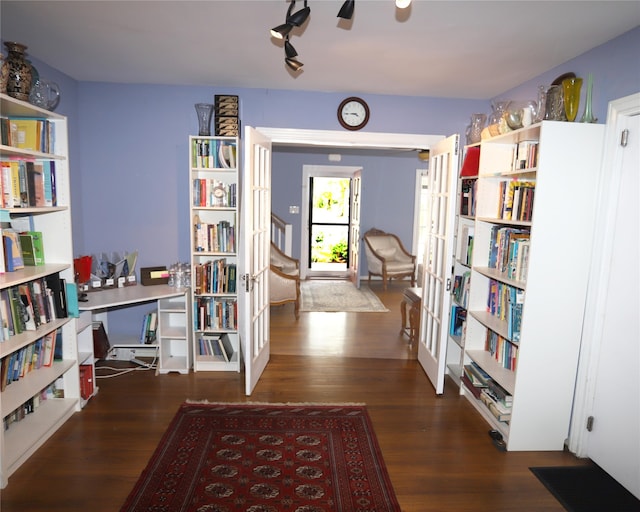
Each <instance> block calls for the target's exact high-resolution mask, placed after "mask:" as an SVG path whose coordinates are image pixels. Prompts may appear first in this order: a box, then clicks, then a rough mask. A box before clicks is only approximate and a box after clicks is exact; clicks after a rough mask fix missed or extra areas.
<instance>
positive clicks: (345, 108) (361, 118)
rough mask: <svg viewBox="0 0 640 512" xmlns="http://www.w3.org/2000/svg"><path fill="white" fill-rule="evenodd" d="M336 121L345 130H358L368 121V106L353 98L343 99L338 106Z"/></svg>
mask: <svg viewBox="0 0 640 512" xmlns="http://www.w3.org/2000/svg"><path fill="white" fill-rule="evenodd" d="M338 121H339V122H340V125H341V126H342V127H343V128H345V129H347V130H360V129H361V128H363V127H364V125H366V124H367V122H368V121H369V105H367V102H366V101H364V100H363V99H362V98H357V97H355V96H351V97H349V98H346V99H344V100H343V101H342V102H341V103H340V105H339V106H338Z"/></svg>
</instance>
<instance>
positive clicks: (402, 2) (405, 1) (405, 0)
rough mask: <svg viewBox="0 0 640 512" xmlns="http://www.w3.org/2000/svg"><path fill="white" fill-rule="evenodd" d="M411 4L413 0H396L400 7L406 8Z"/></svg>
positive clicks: (397, 5)
mask: <svg viewBox="0 0 640 512" xmlns="http://www.w3.org/2000/svg"><path fill="white" fill-rule="evenodd" d="M410 4H411V0H396V7H397V8H398V9H406V8H407V7H409V5H410Z"/></svg>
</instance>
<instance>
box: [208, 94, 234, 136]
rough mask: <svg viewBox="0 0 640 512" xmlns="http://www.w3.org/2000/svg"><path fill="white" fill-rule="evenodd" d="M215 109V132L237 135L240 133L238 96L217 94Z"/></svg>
mask: <svg viewBox="0 0 640 512" xmlns="http://www.w3.org/2000/svg"><path fill="white" fill-rule="evenodd" d="M214 109H215V111H214V112H215V134H216V135H220V136H230V137H237V136H238V134H239V133H240V119H239V117H238V112H239V110H238V96H233V95H226V94H216V95H215V106H214Z"/></svg>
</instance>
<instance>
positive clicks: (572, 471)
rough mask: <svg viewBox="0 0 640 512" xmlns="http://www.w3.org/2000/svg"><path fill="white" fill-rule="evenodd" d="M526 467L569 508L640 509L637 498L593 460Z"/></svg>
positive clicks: (575, 511) (589, 511) (585, 511)
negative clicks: (581, 463) (590, 462)
mask: <svg viewBox="0 0 640 512" xmlns="http://www.w3.org/2000/svg"><path fill="white" fill-rule="evenodd" d="M529 469H530V470H531V471H532V472H533V474H534V475H536V476H537V477H538V479H539V480H540V481H541V482H542V483H543V484H544V486H545V487H546V488H547V489H548V490H549V492H551V494H553V495H554V496H555V497H556V499H557V500H558V501H559V502H560V503H562V506H563V507H564V508H566V509H567V510H568V511H569V512H605V511H607V512H640V500H638V499H637V498H636V497H635V496H634V495H633V494H631V493H630V492H629V491H628V490H627V489H625V488H624V487H623V486H622V485H620V484H619V483H618V482H616V480H614V479H613V477H611V476H610V475H609V474H608V473H606V472H605V471H604V470H603V469H602V468H600V466H598V465H596V464H590V465H587V466H556V467H544V468H529Z"/></svg>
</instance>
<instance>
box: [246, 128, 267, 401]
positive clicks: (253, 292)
mask: <svg viewBox="0 0 640 512" xmlns="http://www.w3.org/2000/svg"><path fill="white" fill-rule="evenodd" d="M244 135H245V138H244V163H243V164H244V173H243V177H242V178H243V182H242V204H241V205H240V222H239V225H240V239H241V246H240V254H241V258H242V262H243V268H242V271H241V272H242V279H243V283H241V286H243V287H244V290H243V292H242V293H240V298H241V300H242V304H241V311H242V312H243V313H244V314H242V315H240V325H239V333H240V340H241V346H242V350H243V359H244V367H245V393H246V394H247V395H251V393H252V392H253V389H254V388H255V386H256V384H257V382H258V380H259V379H260V376H261V375H262V372H263V371H264V369H265V367H266V366H267V363H268V362H269V354H270V345H269V342H270V340H269V327H270V325H269V323H270V316H269V261H270V244H271V140H270V139H269V138H267V137H265V136H264V135H262V134H261V133H260V132H258V131H256V130H255V129H253V128H251V127H250V126H247V127H246V128H245V132H244Z"/></svg>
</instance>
